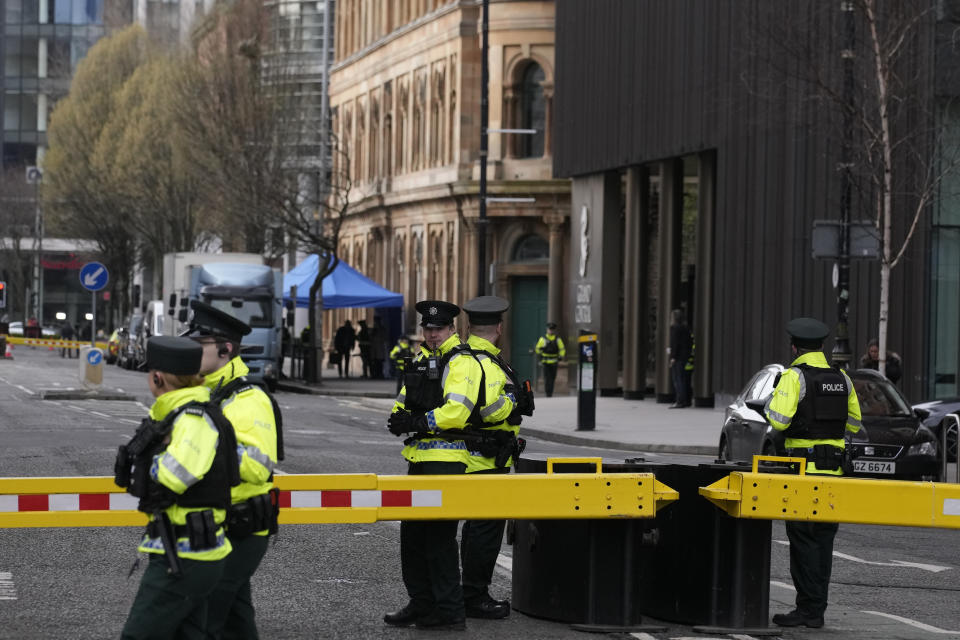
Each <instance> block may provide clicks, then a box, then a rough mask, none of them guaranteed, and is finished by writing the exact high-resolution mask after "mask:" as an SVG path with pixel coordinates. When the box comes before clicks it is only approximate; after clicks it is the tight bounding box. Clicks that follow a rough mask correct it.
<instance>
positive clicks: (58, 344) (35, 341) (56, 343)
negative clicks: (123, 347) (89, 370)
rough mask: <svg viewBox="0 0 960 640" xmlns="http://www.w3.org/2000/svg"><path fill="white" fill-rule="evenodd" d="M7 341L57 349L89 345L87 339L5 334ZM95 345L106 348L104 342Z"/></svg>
mask: <svg viewBox="0 0 960 640" xmlns="http://www.w3.org/2000/svg"><path fill="white" fill-rule="evenodd" d="M7 342H8V343H9V344H20V345H26V346H29V347H54V348H57V349H62V348H65V347H70V348H72V349H79V348H80V347H87V346H90V341H89V340H61V339H59V338H21V337H19V336H7ZM95 344H96V346H97V347H98V348H100V349H104V350H105V349H106V348H107V343H106V342H96V343H95Z"/></svg>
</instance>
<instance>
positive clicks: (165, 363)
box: [146, 336, 203, 376]
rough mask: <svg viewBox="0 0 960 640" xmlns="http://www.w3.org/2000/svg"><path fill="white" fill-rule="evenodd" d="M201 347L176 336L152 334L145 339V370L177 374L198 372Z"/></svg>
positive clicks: (201, 357) (201, 355)
mask: <svg viewBox="0 0 960 640" xmlns="http://www.w3.org/2000/svg"><path fill="white" fill-rule="evenodd" d="M202 359H203V347H201V346H200V345H199V344H197V343H196V342H194V341H193V340H190V339H189V338H180V337H176V336H154V337H152V338H150V339H149V340H147V364H146V368H147V371H163V372H164V373H171V374H173V375H177V376H185V375H193V374H196V373H199V372H200V361H201V360H202Z"/></svg>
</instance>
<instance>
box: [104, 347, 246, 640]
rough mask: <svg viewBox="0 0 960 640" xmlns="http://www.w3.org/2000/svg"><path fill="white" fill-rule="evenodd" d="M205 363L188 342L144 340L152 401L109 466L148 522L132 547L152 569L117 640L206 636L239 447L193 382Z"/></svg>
mask: <svg viewBox="0 0 960 640" xmlns="http://www.w3.org/2000/svg"><path fill="white" fill-rule="evenodd" d="M202 358H203V349H202V347H200V345H198V344H196V343H195V342H193V341H192V340H190V339H188V338H179V337H174V336H156V337H154V338H150V340H148V341H147V348H146V368H147V372H148V373H147V385H148V386H149V388H150V392H151V393H152V394H153V396H154V397H155V398H156V401H155V402H154V403H153V406H152V407H151V408H150V414H149V417H147V418H145V419H144V422H143V423H142V424H141V426H140V428H139V429H138V430H137V432H136V434H135V435H134V437H133V438H131V439H130V441H129V442H128V443H127V444H125V445H124V446H122V447H121V448H120V452H119V454H118V456H117V463H116V465H115V471H116V482H117V484H118V485H120V486H122V487H125V488H126V489H127V491H128V492H129V493H131V494H132V495H134V496H136V497H138V498H140V502H139V505H138V507H137V508H138V509H139V510H140V511H143V512H144V513H147V514H150V521H149V523H148V524H147V530H146V532H145V533H144V536H143V539H142V540H141V542H140V546H139V549H138V550H139V551H141V552H144V553H147V554H148V555H149V558H150V561H149V563H148V565H147V568H146V570H145V571H144V573H143V578H142V579H141V581H140V588H139V589H138V591H137V595H136V597H135V598H134V601H133V605H132V606H131V607H130V614H129V615H128V616H127V621H126V624H125V625H124V627H123V631H122V633H121V637H122V638H124V639H134V638H174V637H176V638H204V637H205V634H206V626H207V611H208V609H207V598H208V596H209V595H210V593H211V592H212V591H213V590H214V588H215V587H216V585H217V583H218V582H219V581H220V578H221V576H222V575H223V570H224V567H225V565H226V557H227V555H228V554H229V553H230V551H231V549H232V546H231V544H230V541H229V540H228V539H227V537H226V535H224V531H223V523H224V519H225V518H226V508H227V507H228V506H229V505H230V486H231V483H233V482H236V481H237V473H238V470H237V462H236V461H237V455H236V446H237V444H236V440H235V439H234V437H233V431H232V429H231V428H230V425H229V424H228V423H225V421H223V419H222V414H220V413H219V411H216V410H215V409H213V408H211V407H210V405H209V399H210V391H209V390H208V389H207V388H206V387H204V386H203V378H202V377H200V376H199V375H198V372H199V370H200V363H201V361H202ZM137 563H138V564H139V560H138V561H137Z"/></svg>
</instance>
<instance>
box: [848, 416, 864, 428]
mask: <svg viewBox="0 0 960 640" xmlns="http://www.w3.org/2000/svg"><path fill="white" fill-rule="evenodd" d="M847 424H849V425H850V426H852V427H857V428H858V429H859V428H860V427H862V426H863V423H862V422H860V421H859V420H857V419H856V418H854V417H853V416H851V415H849V414H847Z"/></svg>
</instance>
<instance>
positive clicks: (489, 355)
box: [460, 296, 533, 620]
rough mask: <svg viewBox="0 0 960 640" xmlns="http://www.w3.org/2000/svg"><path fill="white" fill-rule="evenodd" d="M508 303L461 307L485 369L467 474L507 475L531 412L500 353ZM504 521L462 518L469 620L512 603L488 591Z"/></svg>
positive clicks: (501, 614)
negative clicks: (524, 420) (522, 424)
mask: <svg viewBox="0 0 960 640" xmlns="http://www.w3.org/2000/svg"><path fill="white" fill-rule="evenodd" d="M509 308H510V303H509V302H507V301H506V300H504V299H503V298H499V297H497V296H481V297H479V298H474V299H473V300H470V301H469V302H467V303H466V304H464V305H463V310H464V311H465V312H466V313H467V318H468V320H469V325H468V327H469V332H470V336H469V338H468V340H467V344H468V345H469V346H470V349H471V350H472V352H473V355H474V356H475V357H476V358H477V359H479V360H480V364H481V366H482V367H483V378H484V384H483V392H482V393H481V396H483V397H481V398H479V399H478V401H477V407H478V408H479V418H480V420H479V421H477V424H472V425H471V426H472V427H474V428H476V429H477V431H478V433H479V434H480V435H479V437H478V438H476V439H473V440H467V441H466V442H467V446H468V452H469V455H468V457H467V473H482V474H492V473H510V466H511V465H512V464H513V463H514V462H515V458H516V456H518V455H519V454H520V452H521V451H522V449H523V441H522V440H519V439H518V438H517V434H518V433H519V431H520V422H521V415H532V414H533V411H532V408H533V407H532V405H533V402H532V393H528V392H527V390H526V386H524V385H521V384H520V382H519V380H518V379H517V375H516V373H515V372H514V371H513V369H512V368H511V367H510V366H509V365H508V364H507V363H506V362H505V361H504V360H503V359H502V358H501V357H500V341H501V339H502V338H503V314H504V313H505V312H506V311H507V309H509ZM505 525H506V520H466V521H464V523H463V528H462V530H461V532H460V563H461V565H462V567H463V602H464V608H465V612H466V615H467V617H468V618H486V619H493V620H495V619H500V618H506V617H507V616H508V615H510V601H509V600H496V599H494V598H493V596H491V595H490V583H491V581H492V580H493V572H494V569H495V568H496V565H497V557H498V556H499V555H500V546H501V544H502V541H503V530H504V527H505Z"/></svg>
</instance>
